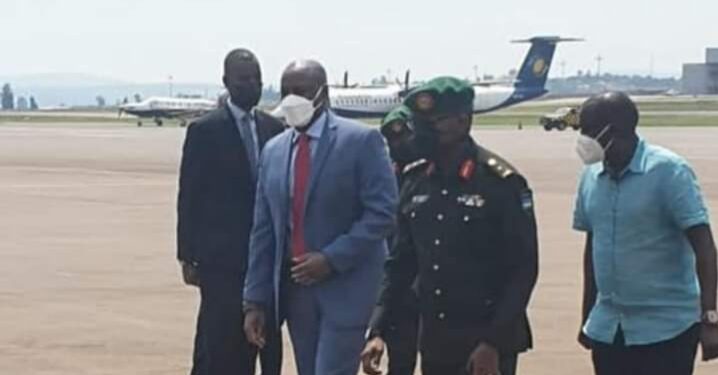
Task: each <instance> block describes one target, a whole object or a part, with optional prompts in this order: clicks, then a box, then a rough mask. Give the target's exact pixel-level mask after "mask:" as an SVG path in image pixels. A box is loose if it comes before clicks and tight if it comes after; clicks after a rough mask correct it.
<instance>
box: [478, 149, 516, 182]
mask: <svg viewBox="0 0 718 375" xmlns="http://www.w3.org/2000/svg"><path fill="white" fill-rule="evenodd" d="M478 158H479V162H481V163H484V164H486V165H487V166H488V167H489V170H490V171H491V172H493V173H494V174H496V175H497V176H499V177H501V178H508V177H510V176H511V175H513V174H516V173H517V172H516V169H515V168H514V167H513V166H512V165H511V164H510V163H509V162H507V161H506V160H504V159H503V158H501V157H500V156H498V155H496V154H494V153H493V152H491V151H489V150H487V149H485V148H483V147H481V148H480V149H479V156H478Z"/></svg>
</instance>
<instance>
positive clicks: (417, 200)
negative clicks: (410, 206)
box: [411, 194, 429, 204]
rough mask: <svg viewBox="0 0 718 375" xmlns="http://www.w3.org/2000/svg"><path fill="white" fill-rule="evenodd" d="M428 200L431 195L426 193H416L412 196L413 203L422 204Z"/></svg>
mask: <svg viewBox="0 0 718 375" xmlns="http://www.w3.org/2000/svg"><path fill="white" fill-rule="evenodd" d="M428 200H429V196H428V195H426V194H422V195H415V196H413V197H411V203H414V204H422V203H424V202H426V201H428Z"/></svg>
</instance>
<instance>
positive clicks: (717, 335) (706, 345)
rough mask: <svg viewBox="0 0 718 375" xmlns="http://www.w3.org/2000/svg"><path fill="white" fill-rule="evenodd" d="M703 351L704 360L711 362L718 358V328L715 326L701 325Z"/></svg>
mask: <svg viewBox="0 0 718 375" xmlns="http://www.w3.org/2000/svg"><path fill="white" fill-rule="evenodd" d="M701 349H702V352H703V360H704V361H710V360H713V359H716V358H718V326H717V325H714V324H705V323H704V324H701Z"/></svg>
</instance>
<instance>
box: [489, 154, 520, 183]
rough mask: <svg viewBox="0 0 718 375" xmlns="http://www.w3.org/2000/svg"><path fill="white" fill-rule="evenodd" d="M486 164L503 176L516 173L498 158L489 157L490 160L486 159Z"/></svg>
mask: <svg viewBox="0 0 718 375" xmlns="http://www.w3.org/2000/svg"><path fill="white" fill-rule="evenodd" d="M486 165H488V166H489V167H491V170H493V171H494V173H496V174H497V175H498V176H499V177H501V178H506V177H509V176H511V175H512V174H514V171H513V170H512V169H511V168H509V167H508V166H506V165H504V164H503V163H499V161H498V160H496V158H489V160H487V161H486Z"/></svg>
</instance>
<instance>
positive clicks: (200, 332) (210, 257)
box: [177, 49, 284, 375]
mask: <svg viewBox="0 0 718 375" xmlns="http://www.w3.org/2000/svg"><path fill="white" fill-rule="evenodd" d="M223 82H224V85H225V87H226V88H227V91H228V92H229V99H228V100H227V101H226V102H224V103H220V106H219V107H218V108H217V109H216V110H214V111H212V112H210V113H208V114H207V115H205V116H204V117H202V118H200V119H198V120H197V121H195V122H194V123H192V124H191V125H190V127H189V129H188V130H187V137H186V139H185V144H184V149H183V155H182V166H181V169H180V181H179V197H178V204H177V206H178V207H177V211H178V228H177V240H178V241H177V242H178V251H177V257H178V259H179V261H180V264H181V265H182V273H183V276H184V280H185V283H187V284H188V285H194V286H198V287H199V289H200V294H201V298H202V299H201V305H200V311H199V317H198V323H197V337H196V340H195V355H194V362H195V363H194V368H193V370H192V374H193V375H194V374H201V375H217V374H231V375H244V374H247V375H249V374H254V369H255V368H254V367H255V362H256V357H257V349H256V347H254V346H252V345H249V343H248V342H247V339H246V337H245V335H244V331H243V329H242V327H243V324H244V316H243V313H242V301H243V286H244V275H245V272H246V269H247V254H248V246H249V233H250V229H251V228H252V221H253V213H254V200H255V198H254V196H255V183H256V178H257V160H259V152H260V150H261V148H262V147H263V146H264V144H265V143H266V142H267V140H269V139H270V138H272V137H273V136H274V135H276V134H278V133H280V132H281V131H282V130H283V129H284V126H283V124H282V123H281V122H280V121H278V120H276V119H274V118H273V117H271V116H269V115H267V114H265V113H263V112H261V111H259V110H256V109H255V108H254V107H255V106H256V105H257V103H258V102H259V99H260V96H261V93H262V76H261V70H260V67H259V62H258V61H257V59H256V57H255V56H254V55H253V54H252V53H251V52H250V51H247V50H244V49H237V50H233V51H231V52H230V53H229V54H228V55H227V57H226V58H225V61H224V77H223ZM272 327H274V325H272ZM281 347H282V345H281V336H280V334H279V332H278V330H271V331H269V332H267V345H265V347H264V349H263V350H262V352H261V358H260V359H261V366H262V374H263V375H278V374H279V373H280V369H281V358H282V352H281Z"/></svg>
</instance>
